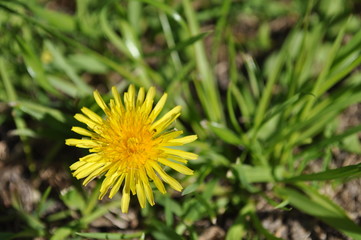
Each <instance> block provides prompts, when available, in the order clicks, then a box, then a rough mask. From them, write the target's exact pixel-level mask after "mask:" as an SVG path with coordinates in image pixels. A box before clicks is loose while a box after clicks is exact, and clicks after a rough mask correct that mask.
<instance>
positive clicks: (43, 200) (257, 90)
mask: <svg viewBox="0 0 361 240" xmlns="http://www.w3.org/2000/svg"><path fill="white" fill-rule="evenodd" d="M73 5H74V6H73ZM358 8H360V5H359V4H358V3H357V1H352V0H348V1H341V0H337V1H332V4H330V3H329V2H328V1H326V0H320V1H306V2H305V1H301V0H294V1H265V0H257V1H230V0H225V1H216V0H213V1H209V2H206V1H205V2H203V1H195V2H192V1H189V0H181V1H159V0H157V1H149V0H136V1H125V2H124V1H123V2H121V3H119V2H118V1H103V2H101V1H94V0H81V1H80V0H79V1H76V3H74V4H71V3H70V2H68V4H67V5H66V4H65V5H61V2H60V1H36V0H32V1H23V0H14V1H0V27H1V29H2V30H3V31H2V37H1V38H0V46H1V55H0V78H1V81H0V101H1V102H0V105H1V106H2V108H1V109H2V110H0V111H2V112H1V115H0V123H1V127H0V129H1V132H0V133H1V134H2V135H3V136H4V139H5V140H4V141H5V142H6V139H11V142H12V143H11V145H9V147H10V148H12V149H10V150H13V148H14V146H15V145H19V144H20V146H21V150H22V152H23V154H21V156H20V157H18V158H14V157H10V158H9V159H7V160H6V161H5V160H4V165H3V168H5V166H10V165H22V166H23V168H24V172H26V174H24V176H23V177H24V178H27V179H28V180H29V181H30V182H36V181H44V180H42V179H41V178H40V176H39V173H40V172H41V171H42V169H47V168H57V169H60V170H59V171H61V172H63V173H64V174H65V175H66V176H67V177H66V179H67V180H66V181H67V182H68V183H69V184H70V185H71V186H66V185H64V184H61V185H59V186H55V187H53V188H52V187H50V184H49V182H46V181H45V182H43V183H42V185H40V186H38V187H37V188H36V189H35V192H37V193H38V194H39V198H38V199H37V200H36V201H34V203H33V206H32V207H31V208H30V209H27V208H26V201H25V202H24V201H23V200H21V198H20V197H19V196H18V195H17V193H16V192H12V191H10V192H9V193H8V194H9V195H10V199H11V202H10V204H9V205H7V206H5V205H0V211H1V212H2V214H1V216H3V217H1V218H0V222H3V223H5V222H7V221H9V220H11V221H13V222H14V223H16V224H13V225H11V226H10V225H9V224H7V225H4V226H7V227H5V228H3V227H0V238H1V239H27V238H35V237H42V238H44V239H52V240H56V239H82V237H85V238H94V239H125V238H141V239H145V238H153V239H169V238H171V239H184V238H186V239H197V238H198V237H199V236H200V234H201V231H200V229H198V228H197V223H199V222H200V221H206V222H207V223H208V224H209V225H217V226H220V227H221V228H223V230H224V231H225V234H226V235H225V238H226V239H230V240H233V239H279V236H276V235H275V233H274V232H271V231H270V230H268V229H266V228H265V227H264V226H263V225H262V219H260V217H259V215H258V214H257V213H258V211H259V209H257V201H260V199H263V200H262V201H265V202H266V203H267V204H268V205H270V206H272V207H273V209H275V210H276V209H281V210H282V211H284V212H286V213H287V212H290V211H292V210H291V209H293V208H295V209H298V210H299V211H301V212H303V213H305V214H307V215H310V216H313V217H315V218H317V219H319V220H321V221H323V222H324V223H326V224H327V225H329V226H330V227H331V228H333V229H334V230H336V231H338V232H340V233H342V234H344V235H346V236H347V237H350V238H352V239H361V234H360V233H361V227H360V226H359V225H358V223H357V222H355V221H353V220H352V219H351V218H350V217H349V214H348V213H347V211H346V210H345V209H343V207H342V206H339V205H338V204H337V203H336V202H334V201H333V200H332V199H330V197H329V196H327V195H324V194H322V189H323V188H324V187H325V186H329V185H331V186H338V185H340V184H342V183H345V182H347V181H349V180H351V179H354V178H357V177H359V176H360V172H361V170H360V169H361V168H360V165H359V164H356V165H352V166H344V167H339V168H332V166H333V165H332V163H333V162H334V157H333V155H332V150H333V149H339V150H340V151H344V152H346V153H355V154H360V142H359V138H358V133H359V132H360V129H361V125H360V123H358V124H359V125H355V126H350V127H349V128H347V129H345V130H340V129H341V128H340V124H341V123H342V122H341V120H340V116H341V114H342V112H343V111H344V110H345V109H347V108H348V107H350V106H352V105H354V104H357V103H359V102H360V101H361V82H360V79H361V75H360V71H359V66H360V63H361V57H360V51H361V32H360V31H359V25H360V23H361V18H360V16H359V15H357V14H356V9H358ZM131 83H133V84H135V85H136V86H138V87H139V86H143V87H145V88H149V87H150V86H152V85H155V86H156V87H157V89H158V90H159V91H158V97H159V96H161V93H162V92H167V93H168V94H169V100H168V103H167V105H166V108H167V109H170V108H171V107H172V106H174V105H181V106H182V107H183V111H182V115H181V119H180V120H179V121H177V122H176V123H175V126H176V127H177V128H181V129H184V130H185V131H186V132H188V133H190V134H192V133H194V134H197V135H198V136H199V140H198V141H197V142H195V143H194V144H191V146H190V147H189V148H188V149H187V150H188V151H193V152H195V153H197V154H199V159H198V160H195V161H191V162H190V166H191V168H192V169H194V170H195V175H193V176H190V177H182V176H179V177H180V178H182V185H183V186H186V188H185V189H184V191H183V193H182V195H177V194H175V193H174V194H173V193H171V194H166V195H161V194H158V193H157V194H156V195H155V199H156V202H157V205H156V206H155V207H149V206H148V207H147V208H145V209H142V210H141V209H139V207H138V206H137V205H136V204H134V205H132V206H131V208H132V209H133V212H134V213H135V214H136V217H135V218H136V219H138V221H139V222H140V224H139V225H138V226H137V227H136V228H135V229H119V228H116V227H114V228H111V229H108V230H109V232H107V231H105V232H104V231H102V230H101V229H95V230H97V231H98V232H97V233H89V229H91V230H92V231H94V227H92V226H91V223H92V222H93V221H95V220H96V219H99V218H101V217H102V216H105V215H107V214H109V213H112V212H117V210H116V209H117V208H119V204H120V203H119V200H117V199H116V198H115V199H114V200H111V201H101V202H98V200H97V194H98V191H97V190H96V189H97V188H99V184H98V185H96V184H94V185H93V186H92V187H93V188H94V189H92V190H89V189H88V188H87V189H84V188H83V187H81V186H80V184H79V183H78V182H76V181H73V180H72V178H71V177H70V174H69V173H70V171H69V170H68V166H69V165H70V164H71V163H73V162H75V161H76V160H77V159H78V157H80V156H82V155H84V154H83V152H81V151H78V152H75V150H71V149H69V148H68V147H66V146H64V140H65V139H66V138H69V137H71V136H72V133H71V132H70V129H71V126H73V125H74V122H75V120H74V119H73V117H72V116H73V115H74V114H75V113H76V112H78V110H79V109H80V108H81V107H82V106H87V107H89V108H91V109H92V110H94V111H98V110H99V109H97V107H96V106H95V103H94V101H93V100H92V96H91V94H92V91H93V90H95V89H99V90H100V91H101V92H102V93H104V94H105V96H110V95H109V90H110V88H111V86H113V85H115V86H117V88H118V89H120V90H124V89H126V87H127V86H128V85H129V84H131ZM5 135H6V138H5ZM9 141H10V140H9ZM44 146H46V147H45V148H44ZM11 154H12V152H11V153H10V155H11ZM317 164H318V165H321V168H320V170H317V171H316V172H315V171H314V169H315V167H314V166H316V165H317ZM35 186H36V185H35ZM265 186H267V188H266V187H265ZM266 189H267V190H266ZM0 191H1V190H0ZM4 191H5V190H4ZM133 200H134V199H133ZM59 204H60V205H61V207H59V208H57V209H58V210H56V211H54V210H51V209H53V208H54V206H58V205H59ZM117 217H118V218H120V219H122V218H125V219H126V216H123V215H121V216H117ZM225 222H227V224H225ZM129 230H131V231H129Z"/></svg>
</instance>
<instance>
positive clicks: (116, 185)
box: [66, 85, 198, 213]
mask: <svg viewBox="0 0 361 240" xmlns="http://www.w3.org/2000/svg"><path fill="white" fill-rule="evenodd" d="M155 93H156V90H155V88H154V87H152V88H150V89H149V90H148V92H147V93H145V91H144V88H140V90H139V92H138V94H136V92H135V87H134V86H133V85H130V86H129V88H128V91H127V92H126V93H124V100H123V101H122V100H121V97H120V95H119V93H118V91H117V90H116V88H115V87H113V88H112V94H113V97H114V99H111V100H110V102H109V104H108V105H107V104H106V103H105V102H104V100H103V99H102V97H101V96H100V94H99V93H98V91H95V92H94V98H95V101H96V103H97V104H98V105H99V107H100V108H101V109H102V110H103V112H104V114H105V117H104V118H102V117H101V116H99V115H98V114H96V113H95V112H93V111H91V110H90V109H88V108H86V107H83V108H82V109H81V111H82V114H80V113H79V114H76V115H75V116H74V117H75V119H77V120H78V121H79V122H82V123H85V124H86V125H87V129H85V128H81V127H73V128H72V131H74V132H76V133H78V134H80V135H83V136H84V137H83V138H81V139H67V140H66V144H67V145H70V146H76V147H79V148H88V149H89V155H86V156H85V157H82V158H80V159H79V161H77V162H75V163H74V164H72V165H71V166H70V169H71V170H72V171H74V172H73V175H74V176H75V177H76V178H77V179H82V178H85V179H84V182H83V184H84V185H86V184H88V183H89V182H90V181H91V180H92V179H94V178H96V177H98V176H102V175H104V176H105V178H104V180H103V182H102V185H101V187H100V195H99V199H102V198H103V197H104V196H105V195H106V194H107V193H108V192H109V197H110V198H112V197H113V196H114V195H115V194H116V193H117V192H118V190H119V189H120V188H121V187H122V198H121V209H122V212H124V213H126V212H128V208H129V202H130V193H132V194H133V195H137V197H138V201H139V204H140V206H141V207H142V208H144V207H145V205H146V201H148V202H149V204H150V205H154V197H153V190H152V187H151V183H150V182H151V181H152V182H153V183H154V185H155V186H156V188H157V189H158V190H159V191H160V192H161V193H163V194H164V193H166V190H165V187H164V185H163V182H165V183H167V184H169V185H170V186H171V187H172V188H173V189H175V190H176V191H181V190H182V186H181V184H180V183H179V182H178V181H177V180H176V179H174V178H173V177H171V176H169V175H168V174H167V173H166V172H165V171H164V169H163V166H168V167H170V168H172V169H174V170H175V171H178V172H180V173H182V174H186V175H192V174H193V171H192V170H191V169H189V168H188V167H187V166H185V164H186V163H187V161H188V160H192V159H196V158H197V157H198V156H197V155H196V154H194V153H190V152H186V151H183V150H179V149H175V148H172V147H174V146H181V145H184V144H186V143H190V142H193V141H194V140H196V139H197V136H196V135H190V136H185V137H179V136H180V135H181V134H182V133H183V131H180V130H170V131H169V130H167V128H168V127H169V125H170V124H172V123H173V122H174V121H175V120H176V119H177V118H178V117H179V116H180V111H181V107H180V106H176V107H174V108H173V109H172V110H170V111H169V112H167V113H166V114H165V115H163V116H162V117H158V115H159V114H160V112H161V110H162V109H163V106H164V104H165V102H166V99H167V94H166V93H165V94H163V96H162V97H161V98H160V100H159V101H158V103H157V104H156V105H155V106H154V108H153V102H154V97H155Z"/></svg>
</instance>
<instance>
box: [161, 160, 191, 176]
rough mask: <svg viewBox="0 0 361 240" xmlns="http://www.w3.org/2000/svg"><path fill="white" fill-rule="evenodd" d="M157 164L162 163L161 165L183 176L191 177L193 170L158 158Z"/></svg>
mask: <svg viewBox="0 0 361 240" xmlns="http://www.w3.org/2000/svg"><path fill="white" fill-rule="evenodd" d="M158 162H160V163H162V164H163V165H166V166H168V167H170V168H172V169H174V170H176V171H177V172H180V173H183V174H185V175H193V170H192V169H190V168H188V167H186V166H184V165H182V164H179V163H175V162H172V161H170V160H168V159H165V158H158Z"/></svg>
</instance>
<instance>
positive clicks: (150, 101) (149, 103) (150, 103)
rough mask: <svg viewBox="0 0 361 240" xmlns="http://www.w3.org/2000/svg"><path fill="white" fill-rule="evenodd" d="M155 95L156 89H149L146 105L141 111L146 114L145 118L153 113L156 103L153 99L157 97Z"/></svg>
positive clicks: (144, 104)
mask: <svg viewBox="0 0 361 240" xmlns="http://www.w3.org/2000/svg"><path fill="white" fill-rule="evenodd" d="M155 93H156V90H155V87H151V88H149V90H148V92H147V96H146V97H145V100H144V103H143V105H142V106H141V108H140V111H141V112H142V113H143V114H144V116H148V115H149V113H150V112H151V111H152V107H153V102H154V101H153V99H154V97H155Z"/></svg>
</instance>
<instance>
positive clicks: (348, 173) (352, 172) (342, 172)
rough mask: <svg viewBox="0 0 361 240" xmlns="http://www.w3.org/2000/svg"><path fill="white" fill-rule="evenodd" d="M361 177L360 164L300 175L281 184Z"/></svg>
mask: <svg viewBox="0 0 361 240" xmlns="http://www.w3.org/2000/svg"><path fill="white" fill-rule="evenodd" d="M359 175H361V164H356V165H352V166H346V167H341V168H336V169H330V170H326V171H323V172H319V173H313V174H302V175H300V176H296V177H292V178H287V179H283V180H282V182H297V181H326V180H335V179H339V178H352V177H355V176H359Z"/></svg>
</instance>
